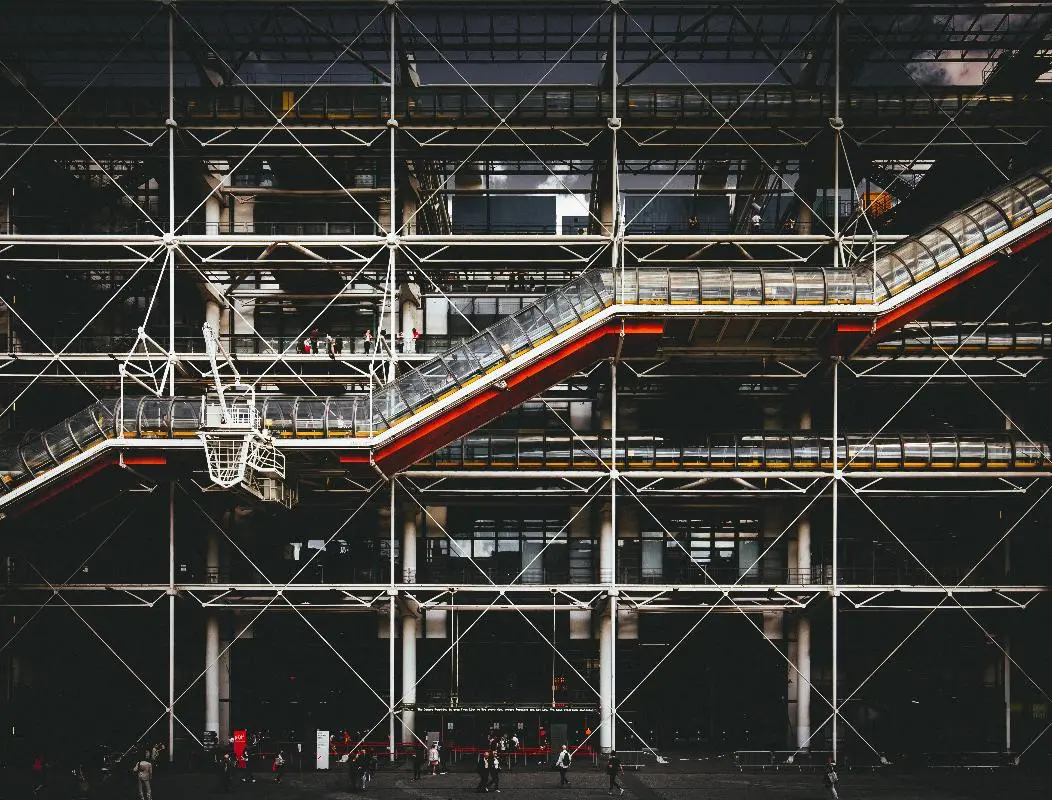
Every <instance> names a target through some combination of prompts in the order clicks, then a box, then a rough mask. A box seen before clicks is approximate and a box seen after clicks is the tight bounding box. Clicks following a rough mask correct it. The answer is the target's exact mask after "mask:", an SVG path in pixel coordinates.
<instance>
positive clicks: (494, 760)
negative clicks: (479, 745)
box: [486, 751, 500, 793]
mask: <svg viewBox="0 0 1052 800" xmlns="http://www.w3.org/2000/svg"><path fill="white" fill-rule="evenodd" d="M486 788H487V789H493V791H495V792H498V793H499V792H500V751H497V752H492V753H490V757H489V783H487V784H486Z"/></svg>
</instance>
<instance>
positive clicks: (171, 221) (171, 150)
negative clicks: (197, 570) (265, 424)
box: [165, 6, 176, 754]
mask: <svg viewBox="0 0 1052 800" xmlns="http://www.w3.org/2000/svg"><path fill="white" fill-rule="evenodd" d="M174 14H175V11H174V9H172V8H171V6H169V8H168V119H167V120H166V121H165V125H166V126H167V127H168V232H167V234H166V236H165V243H166V244H167V247H168V394H169V395H171V396H173V397H174V396H175V353H176V346H175V17H174ZM173 497H174V495H173ZM172 602H174V595H173V601H172ZM172 614H173V616H174V614H175V611H174V610H173V611H172ZM171 752H172V748H171V747H169V748H168V753H169V754H171Z"/></svg>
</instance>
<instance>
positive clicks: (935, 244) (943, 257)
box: [914, 229, 961, 280]
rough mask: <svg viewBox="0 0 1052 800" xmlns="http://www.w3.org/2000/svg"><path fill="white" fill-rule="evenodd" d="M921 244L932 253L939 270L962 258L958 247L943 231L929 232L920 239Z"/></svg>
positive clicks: (918, 277)
mask: <svg viewBox="0 0 1052 800" xmlns="http://www.w3.org/2000/svg"><path fill="white" fill-rule="evenodd" d="M920 243H921V244H923V245H924V246H925V247H927V248H928V250H929V251H930V252H931V255H932V257H933V258H934V259H935V263H936V264H938V266H939V269H942V268H943V267H945V266H947V265H948V264H952V263H953V262H954V261H956V260H957V259H958V258H960V257H961V254H960V253H959V252H958V251H957V245H956V244H954V242H953V240H952V239H951V238H950V237H949V236H947V235H946V233H944V232H943V231H941V230H938V229H936V230H933V231H928V232H927V233H926V234H924V235H923V236H921V237H920ZM914 277H915V278H916V279H917V280H920V276H917V275H915V276H914Z"/></svg>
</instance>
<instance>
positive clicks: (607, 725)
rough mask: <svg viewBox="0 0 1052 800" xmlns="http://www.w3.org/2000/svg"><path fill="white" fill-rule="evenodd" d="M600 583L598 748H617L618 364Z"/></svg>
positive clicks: (612, 394)
mask: <svg viewBox="0 0 1052 800" xmlns="http://www.w3.org/2000/svg"><path fill="white" fill-rule="evenodd" d="M599 581H600V583H605V584H606V585H607V592H606V594H607V597H606V602H605V603H604V604H603V607H602V608H601V609H600V616H599V722H600V724H599V748H600V749H601V750H602V751H603V752H609V751H610V750H613V749H615V748H616V746H617V744H616V742H617V737H616V729H615V718H616V707H617V693H616V691H615V686H616V681H617V666H616V665H617V362H616V361H611V362H610V507H609V512H608V513H604V515H603V519H602V522H601V527H600V530H599Z"/></svg>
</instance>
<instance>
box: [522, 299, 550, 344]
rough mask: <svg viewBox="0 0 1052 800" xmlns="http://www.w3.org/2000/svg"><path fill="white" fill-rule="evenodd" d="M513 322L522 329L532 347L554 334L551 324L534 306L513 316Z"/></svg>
mask: <svg viewBox="0 0 1052 800" xmlns="http://www.w3.org/2000/svg"><path fill="white" fill-rule="evenodd" d="M515 321H516V322H517V323H518V324H519V327H520V328H522V330H523V332H524V333H525V334H526V336H528V337H529V339H530V341H531V342H533V345H534V347H536V346H537V345H538V344H540V343H541V342H543V341H544V340H545V339H548V338H549V337H551V336H552V335H553V334H554V333H555V329H554V328H553V327H552V324H551V323H550V322H549V321H548V320H547V319H546V318H545V316H544V314H542V313H541V310H540V309H539V308H537V307H536V306H527V307H526V308H524V309H523V310H522V311H521V312H519V313H518V314H516V315H515Z"/></svg>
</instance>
